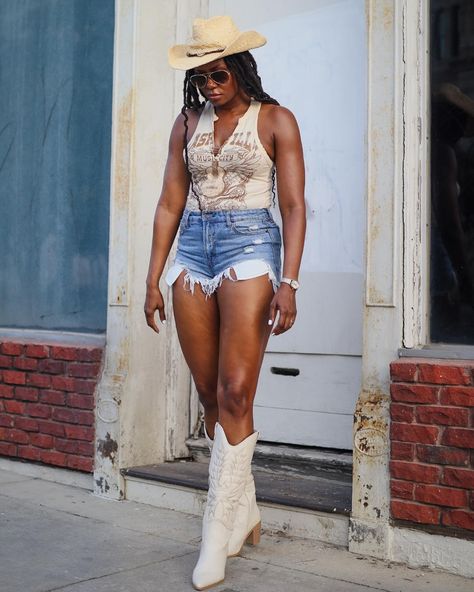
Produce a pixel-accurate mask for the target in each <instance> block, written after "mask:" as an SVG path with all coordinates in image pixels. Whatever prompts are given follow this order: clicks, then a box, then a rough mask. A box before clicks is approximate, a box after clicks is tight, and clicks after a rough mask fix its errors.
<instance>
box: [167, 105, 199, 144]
mask: <svg viewBox="0 0 474 592" xmlns="http://www.w3.org/2000/svg"><path fill="white" fill-rule="evenodd" d="M203 109H204V105H202V106H201V107H200V108H198V109H185V110H184V111H180V112H179V113H178V115H177V117H176V119H175V121H174V124H173V128H172V130H171V139H172V140H173V139H174V140H176V139H178V140H179V139H180V138H182V137H183V134H185V133H187V135H188V138H190V137H191V136H192V135H193V133H194V130H195V129H196V127H197V124H198V121H199V117H200V116H201V113H202V111H203Z"/></svg>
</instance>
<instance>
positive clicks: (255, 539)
mask: <svg viewBox="0 0 474 592" xmlns="http://www.w3.org/2000/svg"><path fill="white" fill-rule="evenodd" d="M261 526H262V523H261V522H259V523H258V524H256V525H255V526H254V528H253V530H252V531H251V532H250V534H249V536H248V537H247V540H246V542H247V543H249V544H250V545H258V543H259V542H260V529H261Z"/></svg>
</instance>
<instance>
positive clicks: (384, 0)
mask: <svg viewBox="0 0 474 592" xmlns="http://www.w3.org/2000/svg"><path fill="white" fill-rule="evenodd" d="M30 4H31V5H29V4H28V2H27V3H24V4H23V5H22V8H21V9H18V8H17V7H16V6H17V5H16V3H14V2H6V3H4V4H3V5H2V8H0V11H2V19H1V20H0V22H2V25H3V24H4V23H5V31H4V33H2V36H1V38H2V40H3V41H2V43H4V44H5V51H2V52H1V53H0V55H1V56H2V58H0V59H3V60H5V61H6V60H7V59H8V58H6V57H4V56H6V55H9V54H8V51H10V52H11V56H12V57H11V62H12V63H13V64H14V63H15V60H20V59H23V62H21V63H20V64H19V65H20V66H21V67H20V68H16V69H15V68H13V70H15V71H18V72H20V74H17V78H12V80H13V79H14V81H15V88H18V89H19V90H22V93H16V94H15V100H13V99H12V94H11V93H10V94H8V91H2V93H3V92H5V95H4V97H3V98H4V100H5V101H6V104H8V101H12V104H11V106H10V109H11V114H10V115H8V116H6V117H5V121H4V123H3V125H2V128H3V130H4V132H3V134H2V136H0V140H1V144H0V147H1V149H2V153H3V155H4V156H3V158H4V166H3V168H2V169H1V170H0V174H2V175H3V178H4V183H3V184H2V185H3V187H4V188H6V187H9V188H10V190H9V196H10V195H12V194H13V195H15V196H16V199H15V200H14V202H13V200H11V199H8V197H9V196H8V197H7V196H6V194H5V196H4V199H3V200H2V204H1V206H0V207H1V208H2V212H3V215H2V221H1V222H0V223H1V224H2V225H3V226H4V228H3V229H2V230H3V232H2V233H1V236H2V239H0V240H2V241H3V249H2V252H3V256H4V257H5V264H4V265H2V271H1V273H2V286H1V287H0V289H1V291H2V296H3V298H2V300H3V301H4V302H5V305H4V306H3V307H2V312H1V315H2V317H1V323H0V324H1V327H2V328H1V342H2V344H1V351H0V354H1V355H0V362H1V383H0V419H1V423H0V426H1V427H0V454H1V455H2V458H1V459H0V460H1V461H2V462H3V463H4V464H5V465H8V466H12V465H14V464H16V465H17V466H19V464H20V463H21V460H23V461H25V460H27V461H29V462H30V463H31V466H41V467H44V466H45V465H48V466H51V467H56V470H55V471H53V469H51V470H52V471H53V472H54V476H55V477H54V478H58V479H59V478H61V477H60V476H59V474H60V473H61V471H63V473H64V474H66V472H67V471H68V469H70V470H71V471H76V473H77V474H79V473H80V474H81V475H82V478H83V479H84V482H88V483H89V484H90V487H91V488H93V489H94V492H95V493H96V494H97V495H100V496H104V497H108V498H111V499H115V500H120V499H142V500H144V501H148V502H149V503H160V501H159V500H160V499H161V498H162V496H158V495H154V494H153V491H152V490H153V484H146V483H145V484H144V483H138V482H133V481H130V480H127V478H126V476H125V474H124V472H123V470H124V469H126V468H127V467H132V466H140V465H148V464H151V463H161V462H164V461H172V460H175V459H179V458H186V457H188V456H189V449H188V446H187V444H186V441H187V440H188V438H189V437H190V435H192V434H195V433H198V431H199V427H200V417H199V407H198V403H197V397H196V393H195V390H194V389H193V386H192V383H191V379H190V375H189V371H188V369H187V367H186V364H185V363H184V360H183V358H182V355H181V352H180V348H179V344H178V340H177V336H176V332H175V331H174V328H173V323H172V322H171V318H172V310H171V301H170V294H169V293H168V292H167V291H166V290H163V292H164V293H165V294H166V298H167V308H166V310H167V316H168V319H169V322H168V324H167V325H166V327H163V328H162V329H161V331H160V334H159V335H157V334H156V333H154V332H153V331H151V329H150V328H149V327H147V325H146V323H145V319H144V314H143V304H144V298H145V279H146V274H147V267H148V257H149V250H150V246H151V235H152V227H153V215H154V210H155V206H156V200H157V198H158V196H159V191H160V187H161V178H162V172H163V168H164V163H165V160H166V156H167V143H168V136H169V131H170V129H171V125H172V123H173V121H174V118H175V117H176V114H177V113H178V112H179V110H180V108H181V105H182V73H180V72H175V71H172V70H171V69H170V68H169V67H168V65H167V59H166V56H167V48H168V47H169V46H170V45H173V44H174V43H177V42H181V41H184V40H185V39H186V38H187V37H188V36H189V34H190V30H191V25H192V21H193V19H194V18H195V17H198V16H201V17H207V16H211V15H216V14H231V15H232V17H233V18H234V20H235V21H236V23H237V24H238V26H239V27H240V28H242V29H251V28H255V29H257V30H259V31H261V32H262V33H263V34H264V35H266V36H267V38H268V44H267V45H266V46H265V47H264V48H261V49H259V50H256V51H255V54H254V55H255V57H256V59H257V62H258V64H259V69H260V72H261V74H262V79H263V82H264V87H265V88H266V90H267V91H268V92H269V94H271V95H273V96H275V97H276V98H277V99H278V100H279V101H280V102H281V103H282V104H284V105H286V106H288V107H290V108H291V109H292V110H293V111H294V113H295V115H296V116H297V119H298V121H299V123H300V127H301V130H302V137H303V143H304V147H305V158H306V171H307V191H306V200H307V206H308V239H307V243H306V247H305V255H304V259H303V263H302V268H301V281H302V288H301V290H300V292H299V298H300V300H299V323H298V324H297V325H298V326H295V328H294V329H293V330H292V331H291V332H289V333H288V334H287V335H285V336H281V337H279V338H277V339H275V340H274V341H270V344H269V346H268V349H267V353H266V356H265V362H264V365H263V368H262V375H261V380H260V383H259V389H258V393H257V398H256V406H255V423H256V427H257V429H259V431H260V433H261V439H262V440H264V441H265V442H268V443H273V444H276V445H283V444H285V445H292V446H303V447H311V448H318V449H319V450H325V449H327V450H341V451H351V452H352V457H353V468H352V505H351V510H350V515H349V516H348V517H347V519H345V518H344V519H343V517H340V518H338V517H337V516H334V515H331V514H330V513H327V514H325V513H324V512H313V513H311V512H306V513H302V512H301V511H300V510H299V509H298V508H294V509H291V508H288V507H276V506H272V505H271V504H267V505H266V507H265V512H264V513H263V517H264V522H265V520H267V523H268V524H270V523H272V524H274V525H276V524H278V523H281V524H283V523H284V524H286V525H287V527H286V530H287V531H288V532H289V533H290V534H291V533H293V534H296V535H298V534H303V535H305V536H312V537H313V538H315V539H318V538H320V539H322V540H331V541H332V542H337V543H339V544H344V545H346V546H347V547H348V548H349V549H350V550H352V551H354V552H357V553H361V554H366V555H370V556H375V557H380V558H384V559H390V560H394V561H402V562H405V563H408V564H410V565H413V566H421V565H428V566H432V567H439V568H442V569H446V570H449V571H451V572H453V573H458V574H460V575H465V576H470V577H473V576H474V570H473V567H472V561H471V560H470V557H472V553H473V551H474V540H473V539H474V497H473V489H474V487H473V486H474V481H473V480H474V440H473V438H474V312H473V310H474V309H473V302H474V298H473V296H474V289H472V286H474V224H473V220H474V215H473V208H472V203H474V202H473V201H472V199H471V193H472V192H473V191H474V189H473V188H474V184H473V182H472V181H473V180H474V176H473V175H472V173H471V171H473V170H474V168H473V165H474V162H473V159H472V155H473V154H474V151H473V150H472V149H471V146H472V143H471V136H472V135H473V134H474V125H473V122H474V108H473V107H472V104H471V101H472V102H473V104H474V101H473V99H471V98H470V97H474V89H473V88H472V87H473V86H474V72H473V70H474V36H473V34H472V31H473V30H474V27H472V26H470V23H472V20H473V18H474V10H473V9H472V7H471V5H470V2H466V1H462V0H444V1H441V0H440V1H437V0H432V1H431V2H429V1H428V0H414V1H413V2H412V1H411V0H366V1H363V0H337V1H336V0H297V1H296V2H292V3H291V5H288V4H287V3H284V2H275V1H272V2H270V1H267V0H264V1H261V2H259V3H258V4H256V3H255V2H254V3H251V2H249V1H246V0H245V1H243V0H242V1H241V2H239V3H238V6H237V3H234V2H228V1H225V0H199V1H191V0H176V1H174V2H154V1H152V0H116V2H115V3H114V2H111V1H110V2H108V1H105V0H101V2H99V3H83V2H80V3H79V2H77V3H68V4H67V6H68V7H69V12H67V11H66V12H64V11H65V9H64V4H61V5H60V3H58V2H54V1H50V2H45V3H43V4H42V5H41V6H42V8H41V9H40V10H39V11H38V10H37V7H36V3H30ZM60 6H61V7H62V8H60ZM98 6H100V10H99V9H98V8H97V7H98ZM3 13H4V14H3ZM48 31H52V32H55V34H56V35H57V39H56V40H54V39H52V38H51V36H48V39H50V41H49V43H50V44H51V47H49V48H48V47H47V46H45V42H44V38H45V36H46V32H48ZM58 47H59V50H60V51H59V52H58V51H57V49H56V48H58ZM19 49H21V50H22V51H18V50H19ZM27 49H30V51H29V52H27ZM31 49H33V50H34V51H33V52H32V51H31ZM53 49H56V52H55V54H54V55H56V54H58V55H60V56H61V59H60V60H53V59H52V55H53ZM94 51H97V52H99V53H98V54H97V55H95V54H94ZM6 52H7V53H6ZM99 54H100V55H99ZM22 56H28V57H25V58H22ZM32 56H33V57H32ZM32 60H33V62H32ZM34 60H36V62H35V61H34ZM38 62H39V64H40V67H39V68H38V67H36V68H35V71H37V72H38V74H37V76H38V82H37V84H39V85H43V87H42V88H43V94H42V95H41V96H42V97H43V98H42V101H43V104H41V105H39V104H38V99H37V98H35V101H31V98H30V94H31V93H28V92H27V90H29V87H28V85H27V84H26V83H25V77H24V74H25V73H26V72H28V68H29V67H31V64H32V63H33V65H35V64H36V65H37V63H38ZM1 70H2V71H3V68H2V69H1ZM11 76H12V77H13V76H14V74H13V73H11ZM26 79H27V80H29V79H32V78H31V77H30V78H26ZM48 79H49V82H48ZM3 87H5V85H3ZM19 96H20V97H23V98H22V99H21V100H20V99H19V98H18V97H19ZM33 107H34V109H35V110H36V111H33V112H35V114H36V115H35V116H34V117H31V115H30V116H29V117H31V121H30V120H28V118H26V117H25V113H31V112H32V108H33ZM11 122H14V123H13V124H12V123H11ZM40 124H41V125H40ZM471 125H472V127H471ZM15 126H16V127H15ZM52 130H54V134H53V133H51V132H52ZM471 132H472V133H471ZM108 134H109V135H108ZM28 151H30V154H31V158H30V160H29V162H31V163H32V166H31V167H27V170H28V171H29V173H28V175H26V179H25V180H23V177H24V175H22V176H20V171H21V172H22V173H23V171H24V169H25V156H27V155H25V152H28ZM69 154H70V157H68V155H69ZM92 155H94V156H93V157H92ZM20 178H21V179H22V181H21V182H20V181H19V179H20ZM92 187H93V188H94V189H93V190H92ZM27 206H28V207H27ZM46 212H48V213H49V214H50V215H49V216H46V215H45V213H46ZM51 214H53V215H51ZM26 230H28V231H27V232H25V231H26ZM15 239H16V240H15ZM20 239H21V240H20ZM21 245H25V248H24V249H22V248H21ZM7 278H8V280H9V281H7ZM12 278H13V279H14V281H13V282H12V281H11V279H12ZM105 284H107V286H105ZM32 286H33V287H34V288H35V289H34V290H31V287H32ZM95 295H96V296H97V297H94V296H95ZM287 367H291V368H296V369H297V370H298V373H293V374H290V375H288V373H286V374H285V373H282V372H278V371H276V372H275V369H277V370H278V369H279V368H287ZM289 392H291V403H290V402H289V401H288V399H289V397H288V393H289ZM21 464H22V465H23V464H24V462H23V463H21ZM0 466H2V465H1V463H0ZM30 470H34V469H32V468H30ZM52 474H53V473H52ZM140 487H141V489H140ZM145 490H146V494H145V493H144V492H145ZM185 495H186V492H184V491H183V490H179V495H178V494H177V493H176V492H175V495H174V500H173V503H174V504H175V505H174V507H176V509H185V510H187V511H196V512H199V511H201V509H202V505H200V502H201V501H202V498H201V497H199V496H196V500H197V502H196V504H195V506H193V507H191V508H190V506H189V504H188V505H186V503H185V502H184V501H183V500H184V498H185ZM166 503H167V504H168V506H167V507H173V506H172V505H171V506H170V505H169V504H171V502H170V501H169V500H167V501H166ZM264 526H265V524H264ZM330 531H331V532H333V533H337V534H336V535H334V536H333V535H330V534H328V532H330ZM331 536H332V538H331Z"/></svg>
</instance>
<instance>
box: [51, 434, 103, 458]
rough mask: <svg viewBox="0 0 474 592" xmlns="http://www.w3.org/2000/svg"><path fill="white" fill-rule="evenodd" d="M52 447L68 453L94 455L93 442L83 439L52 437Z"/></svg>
mask: <svg viewBox="0 0 474 592" xmlns="http://www.w3.org/2000/svg"><path fill="white" fill-rule="evenodd" d="M54 448H55V449H56V450H60V451H61V452H67V453H68V454H80V455H82V456H94V443H93V442H84V441H83V440H64V439H62V438H55V439H54Z"/></svg>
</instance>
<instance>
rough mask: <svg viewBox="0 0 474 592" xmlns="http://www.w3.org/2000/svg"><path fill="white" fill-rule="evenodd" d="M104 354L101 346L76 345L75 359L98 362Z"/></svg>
mask: <svg viewBox="0 0 474 592" xmlns="http://www.w3.org/2000/svg"><path fill="white" fill-rule="evenodd" d="M103 354H104V348H103V347H95V346H94V347H78V348H77V360H78V361H80V362H100V361H101V360H102V356H103Z"/></svg>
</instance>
